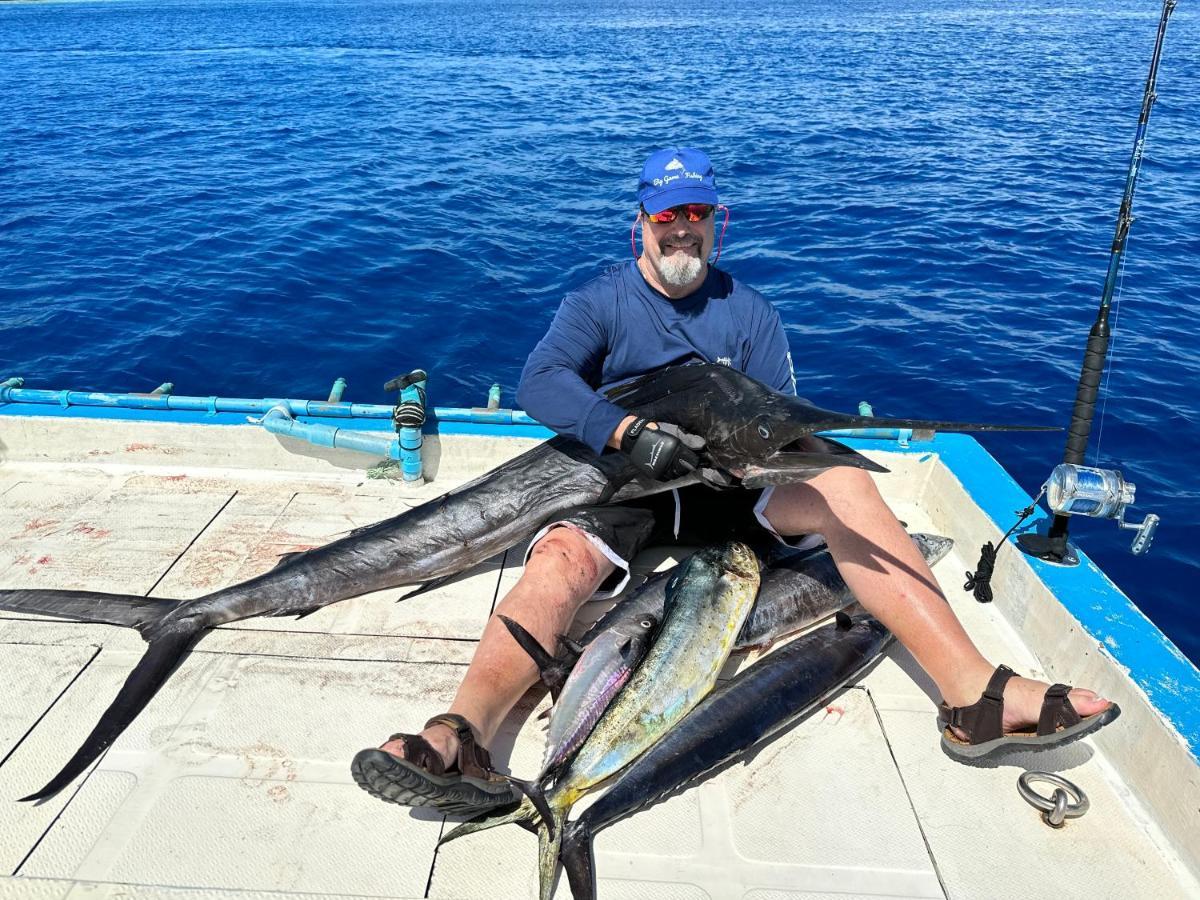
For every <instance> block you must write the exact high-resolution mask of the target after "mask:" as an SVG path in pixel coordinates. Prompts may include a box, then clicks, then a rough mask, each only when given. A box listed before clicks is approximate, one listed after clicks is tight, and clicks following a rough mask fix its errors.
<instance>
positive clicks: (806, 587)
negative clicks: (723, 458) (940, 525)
mask: <svg viewBox="0 0 1200 900" xmlns="http://www.w3.org/2000/svg"><path fill="white" fill-rule="evenodd" d="M909 536H910V537H911V538H912V540H913V543H914V544H916V545H917V549H918V550H920V551H921V555H922V556H923V557H924V559H925V562H927V563H928V564H929V565H931V566H932V565H934V564H936V563H937V562H939V561H940V560H941V559H943V558H944V557H945V556H946V554H947V553H949V552H950V550H951V549H952V548H953V546H954V541H953V540H952V539H951V538H948V537H944V536H942V535H937V534H928V533H925V532H913V533H912V534H910V535H909ZM674 571H675V570H674V569H668V570H666V571H663V572H655V573H654V574H653V575H651V576H650V578H649V579H647V580H646V581H645V582H643V583H642V584H641V585H639V586H638V587H637V588H635V589H634V590H633V591H632V592H631V593H630V595H629V596H628V597H625V598H618V599H617V602H616V604H615V605H614V606H613V607H612V608H611V609H610V610H608V612H606V613H605V614H604V615H603V616H601V617H600V618H599V619H597V620H596V622H595V623H594V624H593V625H592V627H591V628H589V629H588V630H587V631H586V632H584V634H583V636H582V637H581V638H580V639H579V643H580V644H583V645H585V646H586V645H587V644H588V643H589V642H590V641H591V640H593V639H594V637H595V635H597V634H599V633H600V632H601V631H603V630H604V629H607V628H610V627H612V626H613V625H614V624H616V623H618V622H623V621H629V620H631V619H635V618H637V617H639V616H644V615H659V616H661V615H662V608H663V603H664V602H665V593H664V592H665V587H666V583H667V580H668V579H669V578H670V577H671V574H672V573H673V572H674ZM853 602H855V597H854V594H853V593H852V592H851V591H850V588H849V587H848V586H847V585H846V582H845V580H844V579H843V578H842V576H841V574H840V573H839V572H838V569H837V565H836V564H835V563H834V561H833V557H832V556H831V555H830V553H829V548H828V547H827V546H825V545H824V544H821V545H819V546H816V547H812V548H809V549H807V550H787V551H783V552H780V553H777V554H775V555H773V556H772V558H771V559H770V560H769V561H768V563H767V564H766V565H765V566H764V567H763V570H762V578H761V583H760V585H759V589H758V599H757V600H756V601H755V603H754V608H753V609H752V610H751V611H750V616H749V617H748V618H747V620H746V624H745V625H744V626H743V627H742V630H741V633H739V634H738V638H737V643H736V644H735V645H734V650H735V651H737V650H749V649H762V648H765V647H769V646H771V645H772V644H774V643H775V642H776V641H778V640H780V639H781V638H784V637H786V636H788V635H789V634H794V633H795V632H797V631H800V630H801V629H803V628H806V627H807V626H809V625H811V624H812V623H813V622H817V621H820V620H821V619H823V618H825V617H826V616H830V615H833V613H835V612H837V611H838V610H839V609H843V608H844V607H846V606H849V605H850V604H851V603H853Z"/></svg>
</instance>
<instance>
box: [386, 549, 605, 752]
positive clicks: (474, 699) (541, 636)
mask: <svg viewBox="0 0 1200 900" xmlns="http://www.w3.org/2000/svg"><path fill="white" fill-rule="evenodd" d="M613 568H614V567H613V564H612V563H611V562H609V561H608V559H607V558H606V557H605V556H604V554H602V553H601V552H600V551H599V550H598V549H596V548H595V547H594V546H593V545H592V543H591V542H590V541H589V540H588V539H587V538H586V537H584V536H583V535H582V534H581V533H580V532H578V531H575V530H574V529H573V528H571V527H569V526H562V527H559V528H554V529H552V530H551V531H550V532H549V533H548V534H546V536H545V537H543V538H542V539H541V540H540V541H538V542H537V544H536V545H535V546H534V548H533V552H532V553H531V554H530V557H529V561H528V562H527V563H526V564H525V571H524V572H523V573H522V575H521V578H520V580H518V581H517V583H516V584H515V585H513V588H512V590H510V591H509V592H508V594H507V595H506V596H505V598H504V599H503V600H502V601H500V603H499V605H498V606H497V607H496V612H498V613H504V615H506V616H508V617H509V618H510V619H514V620H516V621H517V622H520V623H521V625H523V626H524V627H525V629H526V630H527V631H529V633H530V634H532V635H533V636H534V637H536V638H537V639H538V641H539V642H540V643H541V645H542V646H543V647H546V648H547V649H549V650H551V652H554V650H555V649H556V644H557V641H558V636H559V635H560V634H563V633H564V632H566V631H567V629H568V628H569V627H570V625H571V622H572V620H573V619H574V618H575V614H576V613H577V612H578V611H579V607H580V606H581V605H582V604H583V602H584V601H585V600H587V599H588V597H590V596H592V594H594V593H595V592H596V588H598V587H599V586H600V584H601V583H602V582H603V581H604V579H605V578H607V577H608V576H609V575H610V574H611V573H612V571H613ZM535 681H537V667H536V666H534V664H533V662H532V660H530V658H529V656H528V655H527V654H526V653H525V651H524V650H522V649H521V648H520V647H519V646H517V642H516V641H514V640H513V638H512V635H510V634H509V633H508V629H506V628H505V627H504V623H503V622H501V621H500V620H499V619H498V618H496V616H495V615H493V616H492V617H491V618H490V619H488V622H487V625H486V627H485V628H484V630H483V637H482V638H480V641H479V646H478V647H477V648H476V649H475V656H474V657H473V658H472V659H471V665H470V666H469V667H468V668H467V674H466V675H465V676H464V677H463V681H462V684H461V685H460V686H459V688H458V693H457V694H456V695H455V697H454V702H453V703H452V704H451V705H450V712H452V713H458V714H459V715H461V716H462V717H463V718H465V719H466V720H467V721H468V722H470V723H471V726H472V728H473V729H474V731H475V739H476V741H478V742H479V744H480V745H482V746H484V747H490V746H491V743H492V740H493V739H494V738H495V736H496V732H497V731H498V730H499V728H500V724H501V723H502V722H503V721H504V717H505V716H507V715H508V713H509V711H510V710H511V709H512V708H513V706H515V705H516V703H517V701H518V700H520V699H521V696H522V695H523V694H524V693H525V692H526V691H527V690H529V688H530V687H531V686H532V685H533V683H534V682H535ZM421 734H422V736H423V737H424V738H425V739H426V740H427V741H429V743H430V744H431V745H432V746H433V748H434V749H435V750H436V751H437V752H438V753H440V754H441V756H442V760H443V762H445V763H446V764H447V765H450V764H451V763H452V762H453V761H454V760H455V758H456V757H457V755H458V737H457V736H456V735H455V733H454V731H453V730H452V729H450V728H449V727H447V726H445V725H435V726H433V727H432V728H428V729H426V730H425V731H423V732H421ZM380 749H382V750H384V751H385V752H387V753H391V754H393V755H395V756H400V757H403V756H404V741H402V740H395V741H388V742H387V743H386V744H384V745H383V746H382V747H381V748H380Z"/></svg>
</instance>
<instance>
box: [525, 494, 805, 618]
mask: <svg viewBox="0 0 1200 900" xmlns="http://www.w3.org/2000/svg"><path fill="white" fill-rule="evenodd" d="M771 491H772V488H765V489H763V490H758V491H750V490H743V489H741V488H735V489H733V490H728V491H718V490H714V489H712V488H710V487H706V486H705V485H702V484H697V485H691V486H689V487H686V488H681V489H680V490H677V491H665V492H663V493H661V494H652V495H651V496H649V497H642V498H641V499H638V500H631V501H629V502H628V503H617V504H614V505H612V506H581V507H579V508H577V509H573V510H570V511H568V512H565V513H563V514H562V515H560V516H556V517H555V518H553V519H551V520H550V521H549V522H547V523H546V524H545V525H544V526H543V527H542V529H541V530H540V531H538V533H537V534H536V535H534V537H533V540H532V541H530V542H529V548H530V552H532V550H533V546H534V545H535V544H536V543H537V542H538V541H539V540H541V539H542V538H543V537H544V536H545V535H546V533H547V532H548V531H550V529H552V528H557V527H559V526H564V525H565V526H567V527H571V528H574V529H575V530H577V531H581V532H583V534H584V536H585V537H587V538H588V540H589V541H591V543H592V544H593V545H594V546H595V547H596V548H597V549H598V550H599V551H600V552H601V553H603V554H604V555H605V557H607V558H608V560H609V561H610V562H611V563H612V564H613V565H614V566H616V567H617V571H615V572H614V573H613V574H612V575H611V576H609V578H607V579H606V580H605V582H604V583H603V584H602V585H601V586H600V589H599V590H598V591H597V592H596V596H597V597H605V596H613V595H615V594H617V593H619V592H620V591H622V590H624V588H625V585H626V583H627V582H628V581H629V566H630V563H631V562H632V561H633V558H634V557H635V556H637V555H638V553H640V552H641V551H642V550H643V549H645V548H646V547H653V546H661V545H664V544H666V545H670V544H691V545H694V546H699V547H704V546H708V545H709V544H718V543H722V542H724V541H729V540H742V541H747V542H748V543H751V544H752V545H753V544H761V543H763V542H764V541H769V542H779V543H784V544H789V545H792V546H797V545H798V542H800V543H799V545H801V546H803V543H802V541H803V536H800V537H799V538H784V537H783V536H781V535H779V534H778V533H777V532H776V531H775V529H774V528H772V527H771V524H770V523H769V522H768V521H767V519H766V517H765V516H764V515H763V510H764V509H766V506H767V501H768V500H770V498H771ZM818 540H819V539H818ZM814 543H815V541H814ZM526 559H528V555H527V556H526Z"/></svg>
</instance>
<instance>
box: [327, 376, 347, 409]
mask: <svg viewBox="0 0 1200 900" xmlns="http://www.w3.org/2000/svg"><path fill="white" fill-rule="evenodd" d="M344 393H346V379H345V378H339V379H338V380H337V381H335V382H334V383H333V387H332V388H331V389H330V391H329V402H330V403H341V402H342V394H344Z"/></svg>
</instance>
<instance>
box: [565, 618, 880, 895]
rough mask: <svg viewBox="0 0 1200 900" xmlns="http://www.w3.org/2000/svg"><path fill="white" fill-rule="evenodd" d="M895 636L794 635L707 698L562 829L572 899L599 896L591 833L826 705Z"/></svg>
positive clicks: (834, 629) (857, 629)
mask: <svg viewBox="0 0 1200 900" xmlns="http://www.w3.org/2000/svg"><path fill="white" fill-rule="evenodd" d="M891 639H892V636H891V633H890V632H889V631H888V630H887V629H885V628H884V627H883V626H882V625H881V624H880V623H879V622H878V621H877V620H876V619H874V618H872V617H871V616H865V615H864V616H856V617H854V618H853V619H851V618H850V617H849V616H845V615H842V614H839V615H838V621H837V622H836V623H833V624H830V625H826V626H824V627H822V628H818V629H816V630H815V631H811V632H809V633H808V634H806V635H804V636H802V637H799V638H797V639H796V640H794V641H792V642H791V643H790V644H787V645H786V646H784V647H781V648H780V649H779V650H777V651H776V652H774V653H772V654H770V655H769V656H766V657H764V658H763V659H760V660H758V661H757V662H755V663H754V664H753V665H751V666H749V667H748V668H746V669H745V670H743V671H742V672H739V673H738V674H737V675H736V676H735V677H734V678H733V679H731V680H730V681H728V682H726V683H725V684H723V685H721V687H719V688H717V689H716V690H715V691H713V692H712V693H711V694H709V696H708V697H706V698H705V699H704V700H703V701H702V702H701V703H700V704H699V705H698V706H697V707H696V708H695V709H693V710H692V711H691V712H690V713H688V715H687V717H686V718H684V720H683V721H682V722H680V723H679V724H678V725H676V726H675V727H674V728H672V729H671V731H669V732H668V733H667V734H666V735H665V736H664V737H663V738H662V740H660V741H659V742H658V743H657V744H655V745H654V746H653V747H651V748H650V749H649V750H647V751H646V752H645V753H644V754H642V755H641V756H639V757H638V759H637V760H636V761H635V762H634V763H632V764H631V765H630V766H629V767H628V768H626V769H625V770H624V771H623V772H621V774H620V775H618V776H617V777H616V778H615V779H614V780H613V782H612V785H611V787H610V788H609V789H608V790H607V791H606V792H605V794H604V796H602V797H601V798H600V799H599V800H597V801H596V802H595V803H594V804H592V805H591V806H590V807H588V809H587V811H586V812H584V814H583V815H582V816H580V817H579V818H578V819H577V820H575V821H574V822H570V823H567V824H566V825H565V833H564V835H563V839H562V847H561V850H560V859H561V861H562V864H563V867H564V868H565V869H566V872H567V878H568V880H569V881H570V884H571V893H572V894H573V895H574V896H575V900H590V898H592V897H594V896H595V885H594V882H595V874H594V865H593V861H592V836H593V835H594V834H595V833H596V832H597V831H599V830H600V829H602V828H607V827H608V826H609V825H611V824H613V823H614V822H617V821H619V820H620V819H623V818H625V817H626V816H629V815H631V814H633V813H635V812H637V811H638V810H640V809H643V808H645V807H647V806H650V805H652V804H654V803H656V802H658V801H659V800H661V799H663V798H664V797H665V796H667V795H669V794H671V793H672V792H674V791H676V790H678V789H680V788H682V787H684V786H686V785H689V784H692V783H694V782H696V781H698V780H699V779H701V778H703V777H704V776H705V775H707V774H708V773H709V772H712V771H713V770H714V769H717V768H719V767H720V766H722V765H724V764H725V763H727V762H729V761H731V760H734V759H737V758H738V757H740V756H742V755H743V754H745V753H746V752H747V751H748V750H750V749H752V748H754V747H756V746H758V745H760V744H761V743H762V742H763V741H765V740H767V739H769V738H770V737H771V736H772V735H774V734H777V733H778V732H779V731H781V730H782V729H784V728H786V727H787V726H788V725H790V724H791V723H793V722H795V721H796V720H797V719H799V718H801V717H803V716H806V715H808V714H809V713H810V712H812V711H813V710H814V709H816V708H818V706H819V705H822V704H824V703H826V702H828V698H829V697H830V696H831V695H832V694H834V693H835V692H836V691H838V690H840V689H841V688H842V686H844V685H845V684H847V683H848V682H850V681H853V680H854V679H856V678H858V677H859V676H860V675H861V674H862V672H863V671H864V670H865V669H866V668H867V667H868V666H870V665H871V664H872V663H873V662H874V661H875V660H876V659H877V658H878V657H879V655H880V654H881V653H883V651H884V650H885V649H886V648H887V645H888V644H889V643H890V641H891Z"/></svg>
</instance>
